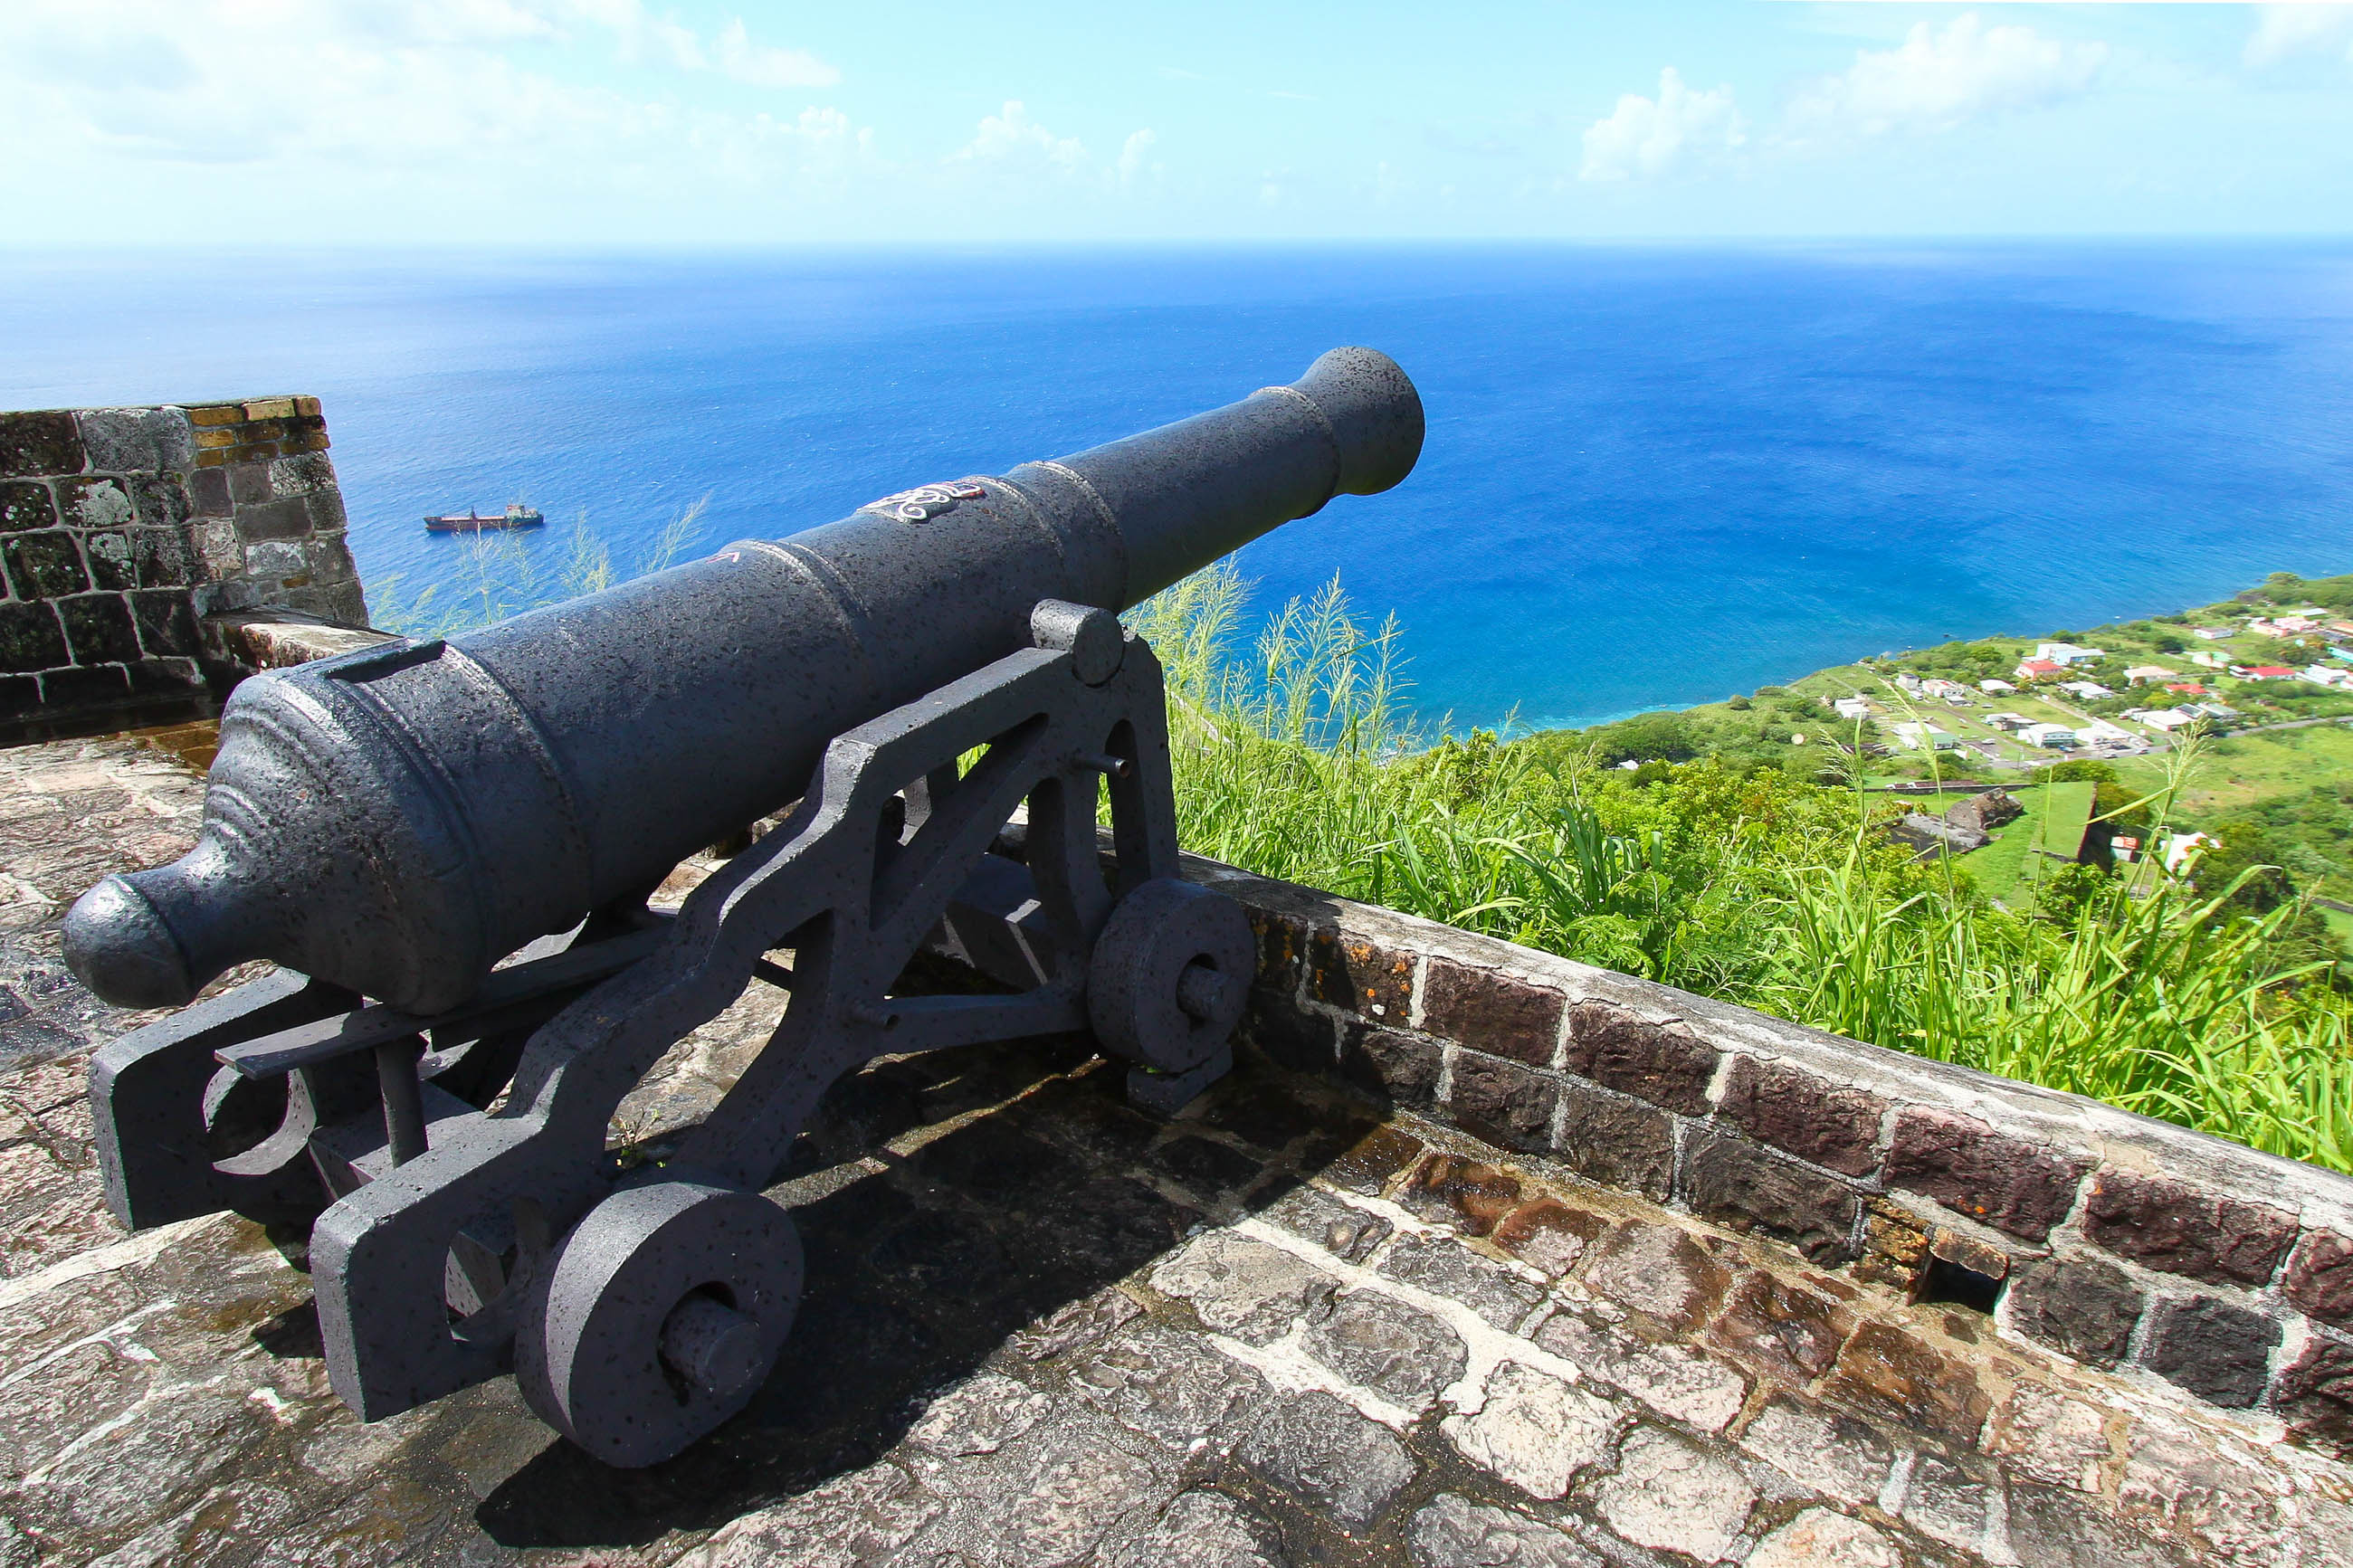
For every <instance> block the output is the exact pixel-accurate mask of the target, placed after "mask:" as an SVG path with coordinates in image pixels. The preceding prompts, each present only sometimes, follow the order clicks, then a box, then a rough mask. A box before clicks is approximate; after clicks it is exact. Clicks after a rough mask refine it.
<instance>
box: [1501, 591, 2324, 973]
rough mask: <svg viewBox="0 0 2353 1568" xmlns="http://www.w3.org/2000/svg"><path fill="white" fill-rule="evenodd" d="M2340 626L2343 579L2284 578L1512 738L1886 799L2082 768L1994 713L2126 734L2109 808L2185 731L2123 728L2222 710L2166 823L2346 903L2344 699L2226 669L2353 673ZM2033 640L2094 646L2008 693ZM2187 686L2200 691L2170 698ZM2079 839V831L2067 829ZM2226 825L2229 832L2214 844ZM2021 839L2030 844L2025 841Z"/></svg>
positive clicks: (2019, 787) (2005, 891)
mask: <svg viewBox="0 0 2353 1568" xmlns="http://www.w3.org/2000/svg"><path fill="white" fill-rule="evenodd" d="M2297 611H2307V612H2310V613H2309V615H2308V616H2305V617H2303V618H2305V619H2308V620H2312V621H2316V622H2318V623H2320V625H2319V626H2318V627H2317V628H2316V629H2314V630H2309V631H2304V632H2301V633H2297V634H2294V635H2287V636H2279V635H2267V634H2268V633H2271V632H2275V631H2276V630H2277V622H2278V621H2279V620H2281V619H2284V618H2291V617H2293V616H2294V613H2295V612H2297ZM2348 618H2353V575H2347V576H2341V577H2327V578H2316V579H2305V578H2299V577H2295V576H2293V575H2291V574H2284V573H2281V574H2274V575H2273V576H2271V577H2269V578H2266V579H2265V580H2264V581H2263V584H2260V585H2259V586H2256V587H2254V588H2251V589H2249V590H2247V591H2246V592H2244V593H2242V594H2240V595H2236V596H2235V597H2233V598H2231V599H2226V600H2223V601H2222V602H2221V603H2219V604H2213V605H2202V606H2200V607H2198V608H2195V609H2189V610H2184V611H2182V612H2180V613H2179V614H2177V615H2169V616H2154V617H2151V618H2148V619H2146V620H2137V621H2127V622H2121V623H2113V624H2110V625H2106V626H2091V627H2087V628H2083V629H2080V630H2077V629H2058V630H2053V631H2052V632H2051V633H2049V634H2048V635H2047V636H2044V637H2033V638H2027V637H1980V638H1976V639H1972V640H1968V641H1954V642H1948V643H1944V644H1940V645H1938V646H1936V647H1928V648H1913V649H1906V650H1904V651H1902V652H1900V653H1890V654H1887V655H1883V656H1882V657H1879V658H1871V659H1864V660H1861V661H1859V662H1857V663H1854V664H1848V665H1838V666H1834V667H1833V668H1829V669H1820V670H1816V671H1814V672H1813V673H1812V674H1810V675H1807V676H1803V677H1800V678H1799V679H1795V680H1792V681H1789V682H1788V683H1787V684H1786V685H1781V686H1766V687H1760V688H1759V689H1757V690H1756V691H1755V692H1753V693H1741V694H1738V695H1736V696H1733V697H1731V698H1729V699H1727V700H1724V701H1720V702H1710V703H1704V704H1702V705H1700V706H1699V707H1696V708H1692V709H1686V710H1682V711H1662V712H1655V713H1643V714H1638V715H1636V716H1635V717H1633V718H1630V719H1626V720H1621V721H1618V722H1616V723H1611V724H1601V725H1596V726H1593V727H1592V728H1589V729H1586V730H1581V731H1572V730H1557V731H1545V732H1542V733H1539V734H1536V735H1534V736H1530V737H1528V738H1527V739H1525V741H1523V742H1519V743H1520V744H1521V745H1523V746H1525V747H1526V748H1527V749H1528V750H1529V752H1531V753H1532V754H1534V755H1535V756H1536V757H1538V758H1540V759H1543V760H1545V761H1546V763H1551V764H1555V765H1556V764H1558V763H1560V762H1562V761H1563V760H1565V759H1567V758H1569V757H1571V756H1575V757H1577V758H1580V759H1590V760H1592V761H1595V762H1598V763H1601V764H1603V765H1605V766H1609V765H1620V764H1623V763H1628V762H1632V763H1637V764H1638V765H1639V764H1641V763H1653V762H1662V763H1683V762H1689V761H1693V760H1695V759H1698V758H1702V757H1713V758H1715V759H1718V760H1719V761H1721V762H1723V763H1726V764H1729V765H1733V766H1735V767H1738V768H1741V769H1748V770H1753V769H1758V768H1771V769H1775V770H1778V771H1780V772H1784V773H1789V774H1791V775H1792V776H1795V777H1798V778H1801V779H1806V780H1810V781H1813V782H1818V783H1852V782H1858V780H1859V781H1860V782H1862V783H1865V784H1872V785H1877V786H1884V785H1887V784H1894V783H1899V782H1903V781H1906V780H1926V779H1929V778H1932V777H1934V778H1940V779H1949V778H1970V779H1975V780H1978V781H1979V782H1982V783H1987V784H2002V785H2004V786H2005V787H2008V788H2010V790H2011V791H2012V793H2014V794H2018V795H2020V796H2021V799H2022V800H2023V799H2024V798H2025V794H2026V791H2025V785H2026V784H2027V783H2028V781H2029V780H2031V778H2032V777H2033V775H2034V773H2035V770H2037V769H2039V768H2046V767H2049V766H2051V765H2053V764H2061V763H2067V762H2069V761H2070V760H2071V759H2073V760H2076V761H2078V763H2079V765H2080V761H2081V759H2083V758H2084V756H2085V754H2086V753H2085V752H2084V750H2080V749H2079V750H2075V751H2068V750H2057V749H2052V748H2051V747H2047V746H2036V745H2031V744H2028V743H2026V742H2024V741H2023V740H2021V738H2020V736H2019V735H2018V734H2017V733H2016V731H2015V726H2014V725H2012V724H2010V723H2009V722H2007V716H2011V715H2014V716H2015V717H2016V719H2018V720H2021V721H2025V722H2026V723H2029V724H2057V725H2063V726H2065V727H2067V728H2069V729H2071V730H2073V731H2078V732H2082V731H2084V730H2085V729H2086V728H2087V727H2089V726H2092V725H2094V724H2101V723H2105V724H2107V725H2110V726H2113V727H2114V728H2115V729H2116V731H2121V732H2122V733H2123V734H2124V735H2125V736H2126V737H2129V739H2128V741H2127V742H2126V745H2125V746H2123V747H2112V748H2107V749H2105V750H2103V751H2101V752H2097V753H2095V754H2096V760H2097V762H2098V763H2100V764H2102V765H2104V766H2105V768H2106V769H2108V770H2112V776H2113V777H2114V779H2115V780H2116V787H2119V788H2120V789H2121V790H2122V791H2123V792H2124V793H2123V795H2122V796H2121V797H2119V799H2118V800H2114V801H2111V802H2110V803H2109V805H2110V806H2113V805H2116V804H2120V803H2121V800H2122V799H2129V798H2132V797H2134V796H2138V795H2149V794H2152V793H2154V792H2156V791H2158V790H2159V789H2162V788H2163V787H2164V786H2165V784H2166V782H2167V778H2168V763H2170V762H2171V760H2172V758H2173V754H2174V748H2175V746H2176V744H2177V743H2178V740H2179V737H2180V736H2181V735H2182V734H2184V733H2188V732H2190V731H2173V732H2171V733H2168V732H2167V731H2163V730H2160V729H2158V728H2156V727H2153V726H2151V725H2148V724H2147V723H2144V722H2142V721H2140V720H2138V719H2137V718H2136V717H2134V715H2135V714H2136V713H2137V711H2140V710H2147V709H2152V708H2157V709H2175V708H2179V706H2180V705H2182V704H2185V703H2205V702H2211V703H2217V704H2220V705H2221V706H2222V707H2223V708H2225V709H2227V710H2231V716H2229V717H2227V718H2223V719H2207V720H2203V721H2200V722H2199V723H2198V724H2196V725H2195V726H2194V727H2193V728H2194V729H2195V730H2197V731H2205V732H2206V733H2207V737H2208V738H2207V739H2205V740H2204V741H2203V742H2200V746H2201V754H2200V763H2199V766H2198V767H2197V768H2196V769H2195V770H2194V772H2193V773H2191V774H2190V776H2189V780H2188V783H2187V784H2186V787H2184V788H2183V789H2182V791H2181V793H2180V796H2179V799H2178V800H2177V801H2176V802H2174V804H2173V808H2172V813H2171V819H2172V821H2173V823H2174V824H2175V825H2176V826H2179V827H2182V828H2185V829H2190V830H2196V831H2201V832H2205V833H2208V834H2211V835H2214V836H2216V837H2222V838H2223V839H2224V841H2225V842H2226V844H2227V845H2228V846H2229V847H2230V848H2231V849H2232V851H2233V854H2232V860H2233V862H2236V861H2238V860H2239V858H2240V856H2239V855H2238V854H2237V853H2236V852H2237V851H2239V850H2241V849H2242V848H2243V849H2245V850H2246V851H2247V852H2248V853H2252V854H2259V855H2260V856H2261V857H2263V858H2264V859H2266V860H2268V861H2270V862H2273V863H2276V864H2278V865H2280V866H2281V867H2282V868H2283V870H2284V872H2285V873H2286V875H2287V876H2288V878H2289V879H2291V880H2292V881H2293V882H2294V884H2295V887H2296V888H2297V889H2299V890H2302V891H2306V892H2313V893H2317V894H2318V895H2320V896H2322V897H2326V898H2333V899H2337V900H2345V901H2353V723H2348V722H2345V721H2348V720H2353V689H2343V688H2337V687H2332V686H2328V685H2324V684H2320V683H2317V682H2314V681H2310V680H2305V679H2279V678H2271V679H2254V678H2251V677H2250V676H2248V675H2243V674H2234V673H2232V669H2233V668H2234V667H2235V668H2237V669H2240V670H2255V669H2261V668H2287V669H2294V670H2302V669H2305V668H2311V667H2314V666H2318V667H2321V668H2332V667H2338V666H2341V667H2343V668H2346V669H2348V670H2353V661H2348V659H2347V658H2340V657H2338V652H2337V650H2339V649H2342V650H2343V651H2344V652H2345V653H2346V654H2348V655H2353V635H2348V634H2346V633H2343V632H2338V631H2337V630H2334V629H2333V628H2332V627H2331V626H2329V623H2331V622H2337V621H2347V622H2348V624H2353V619H2348ZM2201 634H2203V635H2201ZM2042 643H2066V644H2072V645H2074V646H2075V647H2084V648H2091V649H2096V650H2098V652H2099V654H2100V657H2098V658H2089V659H2084V660H2080V661H2078V662H2076V663H2074V664H2073V665H2071V666H2070V667H2069V668H2067V669H2066V670H2065V672H2064V674H2063V676H2061V677H2059V678H2057V679H2039V680H2024V679H2020V678H2019V677H2018V676H2017V674H2016V671H2017V669H2018V667H2019V666H2020V665H2021V662H2023V661H2025V660H2027V659H2029V658H2032V657H2033V656H2034V654H2035V651H2036V647H2037V645H2038V644H2042ZM2200 658H2202V659H2203V660H2205V661H2207V662H2199V660H2200ZM2217 665H2219V666H2220V667H2221V668H2216V666H2217ZM2148 669H2158V670H2164V671H2167V672H2168V675H2167V676H2166V677H2162V678H2160V677H2152V676H2148V675H2146V674H2144V675H2143V676H2142V677H2141V678H2140V679H2139V681H2138V683H2137V684H2136V683H2135V681H2134V679H2133V678H2132V677H2131V676H2129V675H2128V674H2127V672H2128V671H2133V670H2148ZM1907 677H1908V678H1910V679H1911V680H1913V681H1916V682H1922V683H1926V682H1929V681H1936V680H1945V681H1951V682H1954V683H1956V684H1957V685H1958V686H1960V687H1961V688H1963V689H1965V693H1964V694H1963V695H1960V696H1957V697H1946V696H1939V695H1936V694H1935V693H1933V692H1929V691H1923V690H1912V689H1906V685H1905V681H1904V679H1903V678H1907ZM1988 680H1992V681H2000V682H2006V683H2009V684H2010V685H2012V686H2014V687H2016V688H2017V689H2016V690H2013V691H2006V692H2005V691H1995V692H1988V691H1985V690H1983V689H1981V686H1980V683H1981V682H1984V681H1988ZM2079 680H2084V681H2090V682H2092V683H2093V684H2094V685H2097V686H2101V687H2105V688H2106V689H2108V690H2109V691H2111V692H2112V693H2114V695H2112V696H2108V697H2097V696H2094V697H2084V696H2083V695H2080V694H2077V693H2073V692H2064V691H2061V690H2060V689H2058V688H2059V685H2060V684H2061V682H2062V681H2064V682H2066V683H2070V684H2072V683H2073V682H2075V681H2079ZM2190 684H2194V685H2196V686H2198V687H2200V688H2203V690H2202V691H2199V692H2188V691H2183V692H2175V691H2169V690H2168V689H2167V688H2168V686H2173V685H2190ZM1841 698H1845V699H1856V698H1860V699H1862V700H1863V701H1864V702H1866V703H1867V704H1868V705H1869V708H1870V712H1869V713H1868V715H1867V716H1865V717H1863V718H1862V719H1860V720H1856V719H1850V718H1842V717H1841V716H1840V715H1839V714H1838V713H1837V712H1836V711H1835V710H1834V709H1833V708H1832V707H1831V704H1832V703H1833V702H1835V701H1837V700H1840V699H1841ZM1989 721H1992V722H1989ZM1906 724H1928V725H1933V726H1934V727H1935V728H1936V729H1938V730H1942V731H1946V732H1947V734H1948V735H1950V736H1951V737H1952V739H1953V740H1954V741H1955V742H1957V748H1956V749H1954V750H1951V751H1946V752H1941V753H1939V754H1938V755H1937V756H1936V758H1935V759H1934V760H1933V762H1932V761H1931V760H1930V759H1929V758H1928V757H1927V756H1926V754H1925V753H1923V752H1918V751H1915V750H1910V749H1907V748H1906V747H1905V745H1904V743H1903V739H1902V737H1901V736H1900V735H1899V734H1898V733H1897V730H1896V727H1897V726H1898V725H1906ZM2281 726H2296V727H2295V728H2282V727H2281ZM2143 748H2146V749H2145V750H2144V749H2143ZM2116 752H2137V753H2138V754H2115V753H2116ZM2070 799H2071V802H2072V796H2071V797H2070ZM2107 808H2108V807H2103V809H2107ZM1927 809H1936V808H1934V807H1930V808H1927ZM2045 809H2046V808H2045V807H2043V806H2042V805H2030V813H2031V816H2030V820H2032V821H2034V822H2036V823H2037V824H2040V823H2041V820H2042V815H2043V813H2044V811H2045ZM2069 810H2070V811H2071V813H2072V810H2073V806H2072V804H2071V805H2070V807H2069ZM2067 826H2069V824H2066V823H2060V822H2056V821H2054V822H2053V823H2052V825H2051V833H2052V837H2051V843H2052V845H2054V846H2055V845H2056V844H2057V843H2059V842H2060V841H2061V839H2063V837H2065V833H2066V829H2067ZM2073 826H2077V827H2078V828H2079V829H2080V824H2073ZM2225 828H2228V829H2230V830H2231V831H2230V832H2229V833H2228V834H2225V833H2224V832H2223V829H2225ZM2022 830H2023V825H2021V826H2020V827H2014V828H2012V829H2010V830H2007V831H2005V832H2004V833H2002V834H2001V835H2000V837H1998V839H1997V841H1996V842H1995V843H1993V844H1990V845H1989V846H1987V847H1985V848H1983V849H1980V850H1978V851H1976V852H1974V853H1973V854H1971V855H1969V856H1968V857H1966V858H1964V859H1963V861H1962V864H1964V865H1965V866H1967V867H1968V869H1969V872H1970V874H1971V877H1972V878H1973V879H1974V880H1975V881H1976V883H1977V885H1978V887H1979V888H1980V889H1983V890H1985V891H1986V892H1988V893H1989V894H1990V895H1991V896H1993V897H1996V898H2000V899H2003V900H2005V901H2007V900H2008V898H2009V896H2010V893H2011V892H2012V891H2013V890H2014V889H2016V888H2017V887H2018V886H2019V884H2020V883H2021V881H2022V880H2027V878H2026V877H2025V875H2024V873H2025V870H2026V868H2027V861H2026V857H2027V855H2028V850H2027V848H2026V847H2024V846H2023V845H2022V844H2021V842H2020V834H2021V831H2022ZM2035 831H2037V832H2038V833H2040V832H2042V831H2043V829H2042V827H2041V826H2037V828H2036V829H2035ZM2077 837H2078V838H2080V837H2081V835H2080V831H2078V833H2077ZM2348 929H2353V926H2348Z"/></svg>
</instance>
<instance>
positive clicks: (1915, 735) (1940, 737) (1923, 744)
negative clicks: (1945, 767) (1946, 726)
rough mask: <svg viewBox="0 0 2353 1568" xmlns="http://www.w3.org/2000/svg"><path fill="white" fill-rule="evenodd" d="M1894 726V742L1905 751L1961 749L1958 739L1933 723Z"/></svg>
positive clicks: (1950, 750)
mask: <svg viewBox="0 0 2353 1568" xmlns="http://www.w3.org/2000/svg"><path fill="white" fill-rule="evenodd" d="M1894 734H1895V740H1896V742H1897V743H1898V744H1899V745H1901V746H1903V747H1904V748H1905V750H1906V751H1913V752H1918V751H1933V752H1957V751H1959V750H1960V749H1961V743H1960V742H1959V741H1957V740H1956V739H1954V738H1953V737H1952V736H1950V735H1948V734H1947V733H1946V732H1945V731H1942V730H1939V729H1937V728H1936V726H1935V725H1934V724H1898V725H1895V726H1894Z"/></svg>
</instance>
